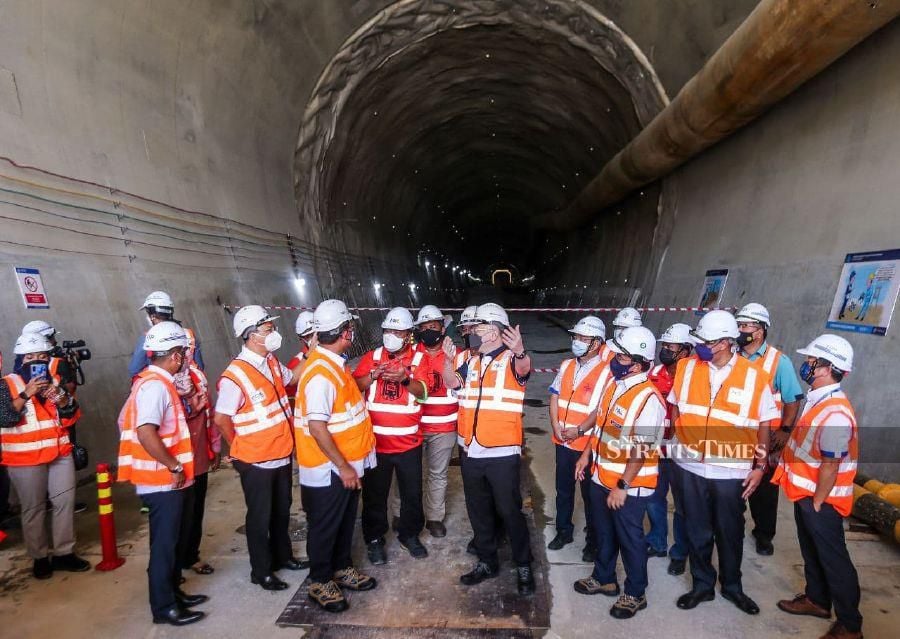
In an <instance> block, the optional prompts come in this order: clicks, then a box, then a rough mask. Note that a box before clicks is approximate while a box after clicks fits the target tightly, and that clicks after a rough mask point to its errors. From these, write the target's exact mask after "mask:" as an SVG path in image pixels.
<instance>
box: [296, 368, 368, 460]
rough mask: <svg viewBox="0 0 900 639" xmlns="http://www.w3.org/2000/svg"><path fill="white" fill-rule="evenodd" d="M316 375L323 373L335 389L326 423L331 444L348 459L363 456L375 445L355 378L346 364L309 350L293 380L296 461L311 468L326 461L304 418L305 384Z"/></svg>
mask: <svg viewBox="0 0 900 639" xmlns="http://www.w3.org/2000/svg"><path fill="white" fill-rule="evenodd" d="M319 376H324V377H325V378H326V379H327V380H328V381H329V382H331V384H333V385H334V388H335V391H336V394H335V398H334V402H333V403H332V409H331V417H330V418H329V419H328V424H327V428H328V432H329V433H330V434H331V437H332V439H333V440H334V443H335V446H337V448H338V450H339V451H340V452H341V455H343V456H344V459H346V460H347V461H348V462H354V461H359V460H361V459H364V458H365V457H366V456H368V455H369V454H370V453H371V452H372V449H373V448H375V435H374V433H373V430H372V421H371V420H370V419H369V413H368V411H367V410H366V403H365V401H364V400H363V397H362V393H360V391H359V387H358V386H357V385H356V380H355V379H353V376H352V375H351V374H350V372H349V371H348V370H347V369H346V367H340V368H339V367H338V365H337V364H335V363H334V362H332V361H331V360H330V359H329V358H328V356H326V355H324V354H322V353H320V352H318V351H312V352H311V353H310V355H309V358H308V360H307V364H306V367H305V368H304V369H303V372H302V373H301V374H300V380H299V381H298V382H297V396H296V402H295V403H296V405H297V409H296V411H295V413H294V435H295V436H296V439H297V463H298V464H300V465H301V466H303V467H304V468H315V467H317V466H321V465H323V464H326V463H328V462H329V459H328V457H327V456H326V455H325V453H323V452H322V449H321V448H319V444H318V442H317V441H316V440H315V438H314V437H313V436H312V434H311V433H310V431H309V420H308V419H307V418H306V413H307V412H308V411H307V407H306V387H307V386H308V385H309V383H310V382H311V381H312V380H313V379H315V378H316V377H319Z"/></svg>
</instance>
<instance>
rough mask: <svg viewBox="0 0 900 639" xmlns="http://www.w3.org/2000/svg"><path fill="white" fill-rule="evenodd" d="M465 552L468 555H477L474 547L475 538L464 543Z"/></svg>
mask: <svg viewBox="0 0 900 639" xmlns="http://www.w3.org/2000/svg"><path fill="white" fill-rule="evenodd" d="M466 552H467V553H469V554H470V555H475V556H476V557H477V556H478V549H477V548H476V547H475V538H474V537H473V538H472V539H470V540H469V543H468V544H467V545H466Z"/></svg>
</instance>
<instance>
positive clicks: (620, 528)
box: [575, 326, 666, 619]
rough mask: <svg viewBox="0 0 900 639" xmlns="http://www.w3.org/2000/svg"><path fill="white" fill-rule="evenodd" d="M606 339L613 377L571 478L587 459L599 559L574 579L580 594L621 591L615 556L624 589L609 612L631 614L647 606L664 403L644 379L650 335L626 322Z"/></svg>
mask: <svg viewBox="0 0 900 639" xmlns="http://www.w3.org/2000/svg"><path fill="white" fill-rule="evenodd" d="M608 345H609V348H610V350H611V351H612V352H613V353H615V356H614V357H613V359H612V360H611V361H610V363H609V369H610V372H611V373H612V376H613V378H614V379H615V382H613V383H611V384H608V385H607V386H606V388H605V389H604V391H603V397H602V399H600V403H599V405H598V406H597V423H596V428H594V429H593V431H592V433H591V436H590V443H589V444H588V445H587V446H586V447H585V449H584V452H583V453H582V454H581V457H580V458H579V460H578V463H577V464H576V466H575V477H576V478H578V479H579V480H583V479H584V476H585V470H586V469H587V467H588V465H589V464H591V463H592V464H593V468H592V471H591V480H592V481H591V488H590V491H591V493H590V499H591V513H592V515H593V517H594V529H595V530H596V535H597V540H596V543H597V558H596V559H595V560H594V571H593V573H592V574H591V575H590V576H589V577H586V578H584V579H579V580H578V581H576V582H575V590H576V592H580V593H581V594H584V595H596V594H603V595H606V596H609V597H615V596H616V595H619V582H618V579H617V578H616V561H617V559H618V557H619V555H621V556H622V564H623V565H624V567H625V588H624V592H623V593H622V594H621V595H619V598H618V599H617V600H616V603H615V604H613V606H612V608H611V609H610V611H609V614H610V615H612V616H613V617H614V618H616V619H629V618H631V617H633V616H634V615H636V614H637V613H638V611H640V610H643V609H644V608H646V607H647V597H646V594H645V592H646V589H647V542H646V540H645V539H644V514H645V513H646V512H647V503H648V502H649V501H650V497H651V495H653V492H654V491H655V490H656V482H657V478H658V475H659V454H658V446H659V444H660V442H661V441H662V437H663V431H664V429H665V423H666V408H665V402H664V400H663V398H662V395H660V394H659V391H658V390H657V389H656V386H655V385H654V384H653V382H651V381H650V380H649V379H648V378H647V373H648V371H649V370H650V367H651V366H652V364H653V359H654V357H655V356H656V339H655V338H654V337H653V333H651V332H650V331H649V330H648V329H646V328H644V327H643V326H634V327H628V328H624V329H622V331H621V332H620V333H619V335H618V337H615V338H613V339H611V340H610V341H609V344H608ZM592 457H593V460H592Z"/></svg>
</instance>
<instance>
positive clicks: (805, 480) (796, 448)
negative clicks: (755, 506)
mask: <svg viewBox="0 0 900 639" xmlns="http://www.w3.org/2000/svg"><path fill="white" fill-rule="evenodd" d="M836 413H843V414H844V415H845V416H847V418H848V419H849V420H850V425H851V429H852V430H851V432H852V434H851V436H850V443H849V448H848V454H847V456H846V457H844V458H843V459H842V460H841V461H840V465H839V466H838V474H837V479H836V480H835V482H834V487H833V488H832V489H831V492H829V493H828V497H826V498H825V503H826V504H831V505H832V506H834V509H835V510H836V511H838V512H839V513H840V514H841V515H843V516H844V517H847V516H849V515H850V511H851V510H852V509H853V478H854V477H855V476H856V460H857V458H858V455H859V433H858V430H857V427H856V414H855V413H854V412H853V406H851V405H850V401H849V400H848V399H847V396H846V395H845V394H844V392H843V391H841V390H837V391H835V392H834V393H833V394H832V395H831V396H830V397H827V398H825V399H823V400H821V401H820V402H818V403H817V404H815V405H814V406H813V407H812V408H810V409H809V410H807V411H805V412H804V413H803V414H802V415H801V416H800V418H799V419H798V420H797V424H796V425H795V426H794V430H793V431H791V439H790V440H789V441H788V444H787V446H785V447H784V451H783V452H782V454H781V463H779V464H778V468H777V469H776V470H775V474H774V475H773V476H772V483H773V484H780V485H781V487H782V488H784V494H785V495H787V498H788V499H790V500H791V501H798V500H800V499H803V498H804V497H812V496H814V495H815V493H816V486H817V485H818V483H819V468H820V467H821V466H822V459H823V458H822V450H821V448H819V438H820V436H821V434H822V429H823V428H828V423H827V422H828V418H829V417H830V416H832V415H834V414H836Z"/></svg>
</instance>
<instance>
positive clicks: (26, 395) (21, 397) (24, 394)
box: [19, 391, 31, 402]
mask: <svg viewBox="0 0 900 639" xmlns="http://www.w3.org/2000/svg"><path fill="white" fill-rule="evenodd" d="M19 399H24V400H25V401H26V402H27V401H28V400H29V399H31V398H30V397H29V396H28V394H27V393H26V392H25V391H22V392H21V393H19Z"/></svg>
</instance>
